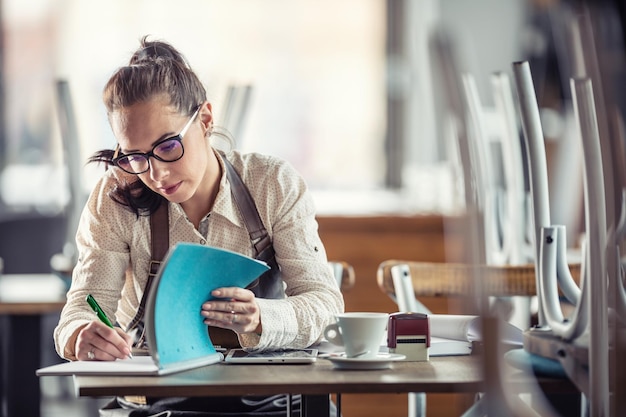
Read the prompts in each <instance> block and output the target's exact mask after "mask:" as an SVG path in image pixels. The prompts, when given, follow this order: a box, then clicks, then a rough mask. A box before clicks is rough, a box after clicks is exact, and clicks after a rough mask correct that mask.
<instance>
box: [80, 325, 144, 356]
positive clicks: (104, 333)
mask: <svg viewBox="0 0 626 417" xmlns="http://www.w3.org/2000/svg"><path fill="white" fill-rule="evenodd" d="M132 345H133V340H132V338H131V336H130V335H128V334H126V333H124V331H123V330H122V329H120V328H118V327H115V328H110V327H109V326H107V325H106V324H104V323H102V322H101V321H99V320H94V321H92V322H91V323H89V324H87V325H86V326H85V327H83V328H82V329H81V330H80V331H79V333H78V337H77V338H76V345H75V351H74V354H75V355H76V358H77V359H78V360H81V361H94V360H97V361H114V360H116V359H125V358H128V357H131V347H132Z"/></svg>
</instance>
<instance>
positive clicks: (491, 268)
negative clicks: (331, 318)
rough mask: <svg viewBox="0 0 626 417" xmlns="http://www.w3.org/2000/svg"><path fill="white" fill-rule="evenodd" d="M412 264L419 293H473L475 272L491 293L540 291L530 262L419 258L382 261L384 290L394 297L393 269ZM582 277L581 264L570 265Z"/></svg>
mask: <svg viewBox="0 0 626 417" xmlns="http://www.w3.org/2000/svg"><path fill="white" fill-rule="evenodd" d="M397 265H408V267H409V271H410V275H411V280H412V283H413V289H414V291H415V297H416V298H420V297H455V296H468V295H471V294H472V293H473V292H474V291H475V289H474V283H473V280H472V278H473V276H479V277H480V280H481V285H482V286H483V291H484V293H485V294H487V295H490V296H515V295H517V296H534V295H536V294H537V287H536V280H535V266H534V265H533V264H529V265H518V266H511V265H502V266H495V265H467V264H461V263H434V262H416V261H406V260H397V259H391V260H387V261H384V262H382V263H381V264H380V265H379V267H378V271H377V274H376V280H377V283H378V287H379V288H380V290H381V291H382V292H383V293H385V294H387V295H388V296H389V297H391V299H393V300H394V301H395V300H396V291H395V288H394V285H393V277H392V274H391V269H392V268H393V267H394V266H397ZM570 269H571V272H572V276H573V277H574V278H575V279H576V280H578V279H579V276H580V265H570Z"/></svg>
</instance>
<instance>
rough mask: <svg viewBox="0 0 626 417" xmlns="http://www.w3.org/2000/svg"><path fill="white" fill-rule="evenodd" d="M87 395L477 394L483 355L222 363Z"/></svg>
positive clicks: (131, 380) (101, 382)
mask: <svg viewBox="0 0 626 417" xmlns="http://www.w3.org/2000/svg"><path fill="white" fill-rule="evenodd" d="M75 386H76V390H77V392H78V393H79V395H81V396H109V395H147V396H222V395H271V394H282V393H285V394H286V393H291V394H300V393H301V394H329V393H372V392H376V393H398V392H411V391H424V392H426V391H427V392H476V391H478V390H480V388H481V377H480V360H479V358H478V357H477V356H459V357H447V358H433V359H432V360H431V361H428V362H395V363H393V364H392V367H391V368H390V369H385V370H358V371H355V370H338V369H335V368H334V367H333V365H332V363H331V362H330V361H329V360H326V359H318V361H317V362H316V363H314V364H309V365H262V364H260V365H234V364H225V363H219V364H215V365H209V366H205V367H202V368H199V369H194V370H191V371H187V372H181V373H178V374H173V375H167V376H161V377H127V376H125V377H115V376H111V377H102V376H98V377H92V376H77V377H76V379H75Z"/></svg>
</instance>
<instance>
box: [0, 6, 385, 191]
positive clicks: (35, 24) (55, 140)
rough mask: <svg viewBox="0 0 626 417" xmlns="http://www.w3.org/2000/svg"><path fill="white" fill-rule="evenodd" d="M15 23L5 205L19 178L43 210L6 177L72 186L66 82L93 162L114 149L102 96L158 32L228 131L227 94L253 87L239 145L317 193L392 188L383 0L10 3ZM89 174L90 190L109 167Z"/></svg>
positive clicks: (7, 21) (8, 24) (9, 56)
mask: <svg viewBox="0 0 626 417" xmlns="http://www.w3.org/2000/svg"><path fill="white" fill-rule="evenodd" d="M3 25H4V29H5V33H6V40H5V42H6V48H5V59H6V63H5V70H4V71H5V74H4V77H5V86H6V99H5V103H4V106H5V116H4V117H5V118H6V120H7V128H6V129H5V132H4V141H3V144H4V145H3V146H4V148H5V149H6V153H4V152H3V154H4V155H5V156H4V157H3V161H2V164H3V167H4V175H3V178H4V179H5V180H4V181H3V184H4V185H5V187H4V188H3V189H2V196H3V198H5V200H6V195H7V193H6V187H9V186H8V185H6V184H7V183H10V182H13V184H14V186H13V187H10V188H11V192H10V193H9V194H10V195H11V196H13V198H14V199H18V198H17V197H18V196H17V194H19V192H20V191H26V190H27V189H28V190H30V191H29V193H28V194H30V195H29V196H23V198H22V199H23V200H24V201H25V202H28V201H29V199H30V200H31V203H32V202H33V201H32V199H33V195H32V194H33V191H32V190H31V189H30V187H29V186H26V187H22V186H19V185H18V184H17V183H16V182H15V181H13V180H11V181H7V180H6V174H7V172H8V173H10V172H13V173H17V174H18V175H17V176H15V175H14V176H13V177H12V178H14V179H15V178H17V179H18V180H20V181H21V180H25V178H23V173H24V172H25V171H24V170H22V169H19V167H23V166H24V165H25V164H26V166H27V169H28V172H34V171H33V169H37V170H40V171H42V170H43V171H44V172H48V173H49V172H55V177H54V178H55V180H54V182H53V183H50V181H51V179H50V178H52V176H50V175H44V174H41V177H42V179H41V180H42V181H43V182H44V183H45V182H48V184H47V185H44V184H40V185H44V186H45V187H46V189H47V190H50V192H53V190H58V189H59V187H61V188H63V187H65V186H64V184H65V183H66V173H65V170H64V169H63V168H62V167H63V153H62V151H61V149H62V146H61V140H60V138H59V133H58V131H59V127H58V119H57V116H56V114H57V113H56V108H55V107H56V101H55V89H54V88H55V87H54V83H55V81H56V80H57V79H59V78H61V79H65V80H67V81H68V83H69V86H70V90H71V93H72V100H73V103H74V110H75V113H76V119H77V121H78V134H79V138H80V141H81V155H82V156H83V158H82V159H83V161H85V160H86V158H87V157H88V156H89V155H90V154H91V153H93V152H94V151H95V150H98V149H102V148H113V147H114V146H115V138H114V137H113V135H112V133H111V130H110V128H109V125H108V121H107V120H106V115H105V111H104V106H103V105H102V102H101V91H102V87H103V86H104V84H105V82H106V80H107V79H108V77H109V76H110V74H111V73H112V72H113V71H114V70H115V69H116V68H117V66H119V65H122V64H124V63H126V62H127V60H128V58H129V57H130V54H131V53H132V52H133V51H134V50H135V49H136V48H137V47H138V45H139V39H140V38H141V37H142V36H143V35H145V34H150V35H151V36H152V37H153V38H156V39H164V40H167V41H169V42H171V43H172V44H173V45H174V46H176V47H177V48H178V49H179V50H180V51H181V52H183V53H184V54H185V56H186V57H187V58H188V60H189V62H190V63H191V65H192V66H193V68H194V70H195V71H196V72H197V73H198V74H199V76H200V78H201V79H202V81H203V82H204V84H205V86H206V87H207V91H208V95H209V100H210V101H212V102H213V107H214V110H215V113H216V114H215V116H216V118H217V120H218V121H219V120H220V119H221V118H222V117H224V114H223V104H224V101H225V97H226V92H227V90H228V87H229V86H246V85H249V86H251V87H252V89H251V95H250V101H249V106H248V107H247V109H248V111H247V113H246V118H245V123H244V124H243V128H242V130H241V135H239V137H237V138H235V139H236V147H237V148H239V149H241V150H244V151H258V152H263V153H269V154H273V155H276V156H280V157H283V158H285V159H287V160H288V161H290V162H291V163H292V164H294V166H295V167H296V168H297V169H298V170H299V171H300V172H301V173H302V174H303V175H304V177H305V179H306V180H307V182H308V183H309V185H310V186H311V187H312V188H317V189H328V188H342V189H345V188H350V189H363V188H365V189H367V188H376V187H381V186H383V185H384V176H385V151H384V146H383V142H384V137H385V129H386V121H385V106H386V101H385V100H386V99H385V96H386V86H385V31H386V25H385V2H384V1H383V0H377V1H366V2H364V1H362V0H342V1H341V2H336V1H333V0H292V1H283V0H266V1H263V2H258V1H252V0H237V1H228V2H224V1H219V0H202V1H198V0H180V1H178V2H176V3H172V2H171V1H165V0H158V1H150V2H147V1H144V2H139V1H136V2H128V1H124V0H113V1H106V2H84V1H80V0H65V1H52V0H31V1H28V2H23V1H22V0H7V1H4V2H3ZM81 166H82V165H81ZM35 167H38V168H35ZM42 167H48V168H47V171H46V170H45V169H42ZM84 170H85V175H84V177H83V183H84V184H83V185H84V188H85V192H88V190H89V189H90V188H91V186H92V185H93V182H94V181H95V179H96V178H97V177H98V176H99V175H100V173H101V168H99V167H91V166H90V167H86V168H84ZM20 177H22V178H20ZM29 181H31V182H32V181H33V176H32V175H31V176H30V178H29ZM18 182H19V181H18ZM9 200H10V198H9ZM9 202H10V201H9ZM62 202H63V201H60V202H59V201H56V203H62Z"/></svg>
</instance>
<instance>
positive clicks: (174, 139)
mask: <svg viewBox="0 0 626 417" xmlns="http://www.w3.org/2000/svg"><path fill="white" fill-rule="evenodd" d="M199 111H200V106H198V108H197V109H196V111H195V112H194V113H193V116H191V118H190V119H189V121H188V122H187V124H186V125H185V127H183V129H182V130H181V131H180V133H179V134H178V135H176V136H171V137H169V138H165V139H163V140H160V141H159V142H157V143H156V144H155V145H154V147H153V148H152V150H151V151H150V152H148V153H141V152H132V153H129V154H125V155H119V156H118V154H119V152H120V145H117V147H116V148H115V153H114V154H113V163H114V164H115V165H116V166H118V167H120V168H121V169H123V170H124V171H126V172H128V173H129V174H143V173H144V172H147V171H148V170H149V169H150V157H153V158H155V159H158V160H159V161H161V162H175V161H178V160H179V159H180V158H182V157H183V155H184V154H185V148H184V147H183V142H182V141H183V137H184V136H185V134H186V133H187V130H189V127H191V124H192V123H193V121H194V120H195V119H196V116H197V115H198V112H199Z"/></svg>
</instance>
